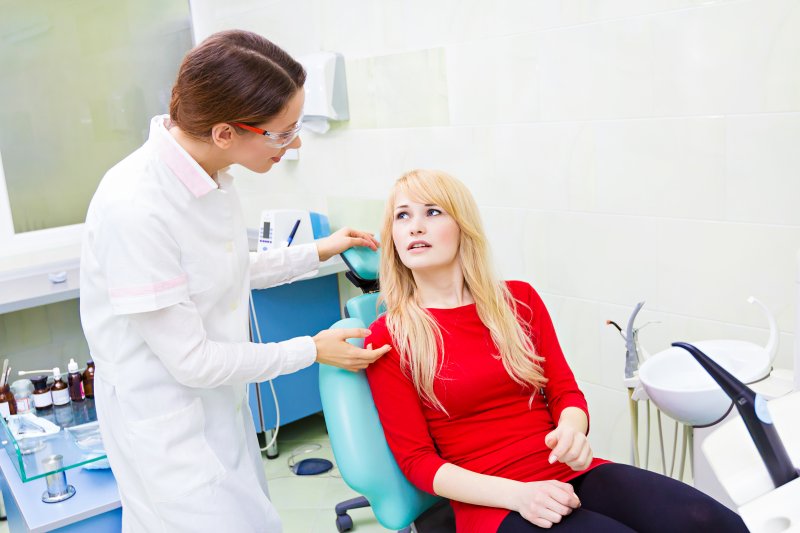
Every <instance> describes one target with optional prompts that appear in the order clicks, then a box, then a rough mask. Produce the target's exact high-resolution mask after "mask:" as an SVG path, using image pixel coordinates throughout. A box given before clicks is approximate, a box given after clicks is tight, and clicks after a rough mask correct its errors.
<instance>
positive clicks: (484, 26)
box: [193, 0, 800, 460]
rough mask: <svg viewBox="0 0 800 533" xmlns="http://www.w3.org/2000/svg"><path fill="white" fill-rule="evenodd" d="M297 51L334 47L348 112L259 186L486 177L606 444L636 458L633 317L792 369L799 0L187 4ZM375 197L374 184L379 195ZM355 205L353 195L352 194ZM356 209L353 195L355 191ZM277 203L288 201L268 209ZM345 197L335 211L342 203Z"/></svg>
mask: <svg viewBox="0 0 800 533" xmlns="http://www.w3.org/2000/svg"><path fill="white" fill-rule="evenodd" d="M193 8H194V16H195V19H196V21H195V22H196V24H197V21H198V20H199V21H200V24H199V26H200V27H203V28H207V29H208V30H209V31H210V30H217V29H222V28H223V27H245V28H248V29H254V30H256V31H259V32H261V33H263V34H264V35H266V36H268V37H270V38H273V39H274V40H275V41H276V42H278V44H281V45H283V46H285V47H286V48H287V49H288V50H289V51H290V52H292V53H306V52H308V51H313V50H316V49H327V50H336V51H339V52H342V53H343V54H344V55H345V57H346V60H347V68H348V85H349V94H350V103H351V109H352V111H353V120H351V121H350V122H349V123H344V124H341V125H338V126H336V127H334V128H333V129H332V130H331V131H330V132H329V133H327V134H326V135H324V136H316V135H314V134H311V133H304V134H303V142H304V147H303V149H302V150H301V158H300V160H299V161H297V162H282V163H281V164H280V165H278V166H277V167H276V169H275V170H273V171H272V172H271V173H270V174H269V175H268V176H266V177H255V176H246V177H245V178H244V180H243V181H245V184H244V185H243V186H240V187H243V188H245V189H246V190H247V192H248V194H249V195H250V196H251V200H250V201H249V202H248V206H249V207H248V206H246V208H248V209H255V206H256V205H258V204H259V203H261V202H264V203H266V204H270V205H272V204H279V203H285V204H286V205H289V204H291V203H297V202H305V203H303V204H302V205H306V204H314V205H320V206H324V205H325V204H329V205H330V204H331V203H333V204H335V205H336V206H337V207H336V209H335V210H334V211H335V213H336V216H337V217H341V218H343V219H344V220H332V223H333V224H334V225H337V224H339V225H341V224H347V223H348V221H347V218H349V216H352V217H353V219H354V220H363V219H364V218H363V217H359V214H357V213H352V214H351V215H348V214H347V213H348V210H349V211H350V212H352V208H350V207H349V205H350V204H347V202H344V203H343V202H342V198H343V197H345V196H349V197H351V198H354V199H363V200H365V201H364V202H363V205H364V207H363V209H364V211H365V213H366V212H368V213H370V216H374V215H375V213H376V209H375V201H380V200H381V199H382V198H383V197H384V196H385V194H386V191H387V190H388V187H389V186H390V185H391V183H392V182H393V181H394V179H396V178H397V177H398V176H399V175H400V174H401V173H402V172H404V171H406V170H409V169H411V168H415V167H433V168H440V169H443V170H446V171H448V172H450V173H452V174H453V175H455V176H457V177H459V178H461V179H462V180H463V181H464V182H465V183H466V184H467V185H468V186H469V187H470V189H471V190H472V191H473V192H474V194H475V196H476V198H477V199H478V203H479V204H480V205H481V210H482V216H483V218H484V222H485V225H486V228H487V232H488V234H489V236H490V239H491V242H492V247H493V250H494V254H495V257H496V259H497V263H498V270H499V271H500V272H501V273H502V275H504V276H508V277H515V278H522V279H527V280H529V281H531V282H532V283H533V284H534V285H535V286H536V287H537V289H538V290H539V291H540V292H541V293H542V295H543V297H544V299H545V302H546V303H547V304H548V306H549V307H550V311H551V314H552V315H553V319H554V322H555V324H556V329H557V331H558V334H559V338H560V339H561V342H562V344H563V346H564V351H565V353H566V355H567V357H568V360H569V362H570V364H571V365H572V367H573V369H574V370H575V373H576V375H577V376H578V378H579V380H580V384H581V386H582V387H583V388H584V391H585V392H586V395H587V398H588V399H589V402H590V409H591V415H592V439H593V443H594V447H595V449H596V451H597V454H598V455H601V456H604V457H608V458H610V459H617V460H627V458H628V454H629V447H628V428H629V422H628V415H627V393H626V391H625V390H624V388H623V387H622V384H621V379H622V367H623V357H624V352H625V350H624V346H623V343H622V339H620V338H619V336H618V335H617V334H616V333H615V331H614V330H613V329H612V328H610V327H609V326H606V325H605V324H604V321H605V320H606V319H613V320H616V321H617V322H619V323H620V324H621V325H623V326H624V324H625V322H626V320H627V317H628V314H629V313H630V311H631V310H632V308H633V306H634V305H635V303H636V302H638V301H640V300H645V301H646V302H647V303H646V306H645V309H644V311H642V314H641V315H640V320H641V322H642V323H643V322H644V321H647V320H659V321H661V323H660V324H653V325H650V326H648V327H647V329H645V330H644V331H643V332H642V334H641V338H642V343H643V344H644V347H645V348H646V349H648V350H650V351H651V352H657V351H660V350H662V349H664V348H666V347H667V346H668V345H669V343H670V342H671V341H674V340H678V339H682V340H699V339H709V338H721V337H723V338H724V337H729V338H739V339H744V340H751V341H753V342H758V343H765V342H766V338H767V329H766V322H765V320H764V318H763V316H762V315H761V313H760V312H759V311H758V309H757V308H755V307H753V306H749V305H748V304H747V303H746V299H747V297H748V296H750V295H754V296H756V297H758V298H760V299H761V300H762V301H763V302H764V303H765V304H767V305H768V306H769V307H770V308H771V309H772V310H773V312H774V313H775V315H776V317H777V319H778V323H779V325H780V328H781V331H782V334H781V345H780V348H779V355H778V360H777V364H778V365H780V366H790V365H791V349H792V343H793V341H794V331H793V323H794V322H793V320H794V316H795V312H796V310H795V307H794V306H795V302H794V300H793V298H794V297H793V294H794V290H795V288H794V280H795V270H796V266H795V253H796V251H797V250H798V249H800V171H799V169H800V156H798V155H797V154H798V150H797V146H798V141H800V69H798V68H797V59H798V57H799V56H800V4H798V3H797V2H795V1H793V0H655V1H651V2H639V1H636V0H609V1H604V2H591V1H587V0H565V1H563V2H528V1H526V0H500V1H498V2H495V4H493V6H492V8H491V9H487V8H486V4H485V3H482V2H477V1H474V2H473V1H469V2H457V1H456V0H445V1H442V2H429V1H422V0H409V1H405V2H382V3H378V2H366V3H365V2H361V1H357V0H341V1H337V2H324V1H321V0H305V1H298V2H291V3H283V2H275V1H270V2H266V3H262V2H255V1H253V0H232V1H230V2H227V3H226V4H225V6H222V4H219V3H217V2H210V1H209V0H197V1H195V2H194V3H193ZM366 200H369V202H367V201H366ZM345 204H347V205H345ZM353 204H354V205H357V204H358V201H355V202H353ZM276 206H277V205H276ZM343 206H344V207H343Z"/></svg>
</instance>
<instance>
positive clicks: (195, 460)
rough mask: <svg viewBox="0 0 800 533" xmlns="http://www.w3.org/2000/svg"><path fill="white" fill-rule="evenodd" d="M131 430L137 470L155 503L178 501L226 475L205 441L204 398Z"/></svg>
mask: <svg viewBox="0 0 800 533" xmlns="http://www.w3.org/2000/svg"><path fill="white" fill-rule="evenodd" d="M129 428H130V431H131V436H132V443H131V444H132V448H133V453H134V460H135V461H136V466H137V469H138V470H139V473H140V474H141V476H142V478H143V480H144V484H145V487H147V489H148V491H149V492H150V494H151V496H152V499H153V501H154V502H169V501H174V500H176V499H178V498H180V497H182V496H185V495H187V494H189V493H191V492H192V491H195V490H197V489H198V488H200V487H202V486H204V485H207V484H209V483H213V482H214V481H216V480H218V479H220V478H221V477H222V476H223V475H224V474H225V468H224V467H223V466H222V463H220V461H219V459H217V456H216V455H215V454H214V452H213V451H212V450H211V448H210V447H209V445H208V442H207V441H206V438H205V434H204V430H205V414H204V412H203V405H202V402H201V400H200V398H195V399H194V401H192V403H190V404H189V405H188V406H186V407H183V408H181V409H178V410H177V411H173V412H170V413H167V414H163V415H159V416H156V417H154V418H148V419H146V420H140V421H136V422H131V423H130V425H129Z"/></svg>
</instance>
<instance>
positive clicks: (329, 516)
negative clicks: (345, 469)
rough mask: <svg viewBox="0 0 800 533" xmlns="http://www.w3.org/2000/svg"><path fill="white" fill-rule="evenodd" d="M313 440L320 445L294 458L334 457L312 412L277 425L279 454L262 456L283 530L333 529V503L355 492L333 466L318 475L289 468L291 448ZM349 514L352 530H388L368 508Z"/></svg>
mask: <svg viewBox="0 0 800 533" xmlns="http://www.w3.org/2000/svg"><path fill="white" fill-rule="evenodd" d="M314 444H317V445H319V446H320V449H318V450H316V451H313V452H311V453H308V454H302V455H300V456H298V457H296V458H295V460H299V459H303V458H308V457H321V458H325V459H329V460H331V461H334V458H333V451H332V450H331V445H330V441H329V439H328V434H327V433H326V432H325V421H324V420H323V418H322V415H312V416H310V417H307V418H304V419H302V420H298V421H297V422H293V423H291V424H289V425H287V426H285V427H283V428H281V430H280V431H279V433H278V446H279V451H280V455H279V456H278V458H277V459H266V458H265V459H264V467H265V469H266V472H267V479H269V493H270V497H271V498H272V502H273V503H274V504H275V507H276V508H277V509H278V513H279V514H280V515H281V518H282V519H283V528H284V531H285V532H286V533H336V522H335V520H336V513H335V512H334V510H333V509H334V507H335V506H336V504H337V503H339V502H341V501H343V500H348V499H350V498H355V497H356V496H358V494H357V493H356V492H354V491H353V490H351V489H350V487H348V486H347V484H345V482H344V481H343V480H342V478H341V477H339V471H338V470H337V469H336V468H334V469H333V470H332V471H331V472H328V473H326V474H321V475H319V476H297V475H295V474H294V473H293V472H292V471H291V470H290V469H289V466H288V460H289V458H290V457H291V455H292V452H293V451H301V450H305V449H308V448H311V447H313V446H312V445H314ZM334 464H335V461H334ZM349 514H350V516H351V517H352V519H353V533H376V532H386V531H389V530H387V529H385V528H384V527H382V526H381V525H380V524H379V523H378V522H377V521H376V520H375V517H374V516H373V514H372V511H371V510H370V509H369V508H366V509H355V510H353V511H350V512H349Z"/></svg>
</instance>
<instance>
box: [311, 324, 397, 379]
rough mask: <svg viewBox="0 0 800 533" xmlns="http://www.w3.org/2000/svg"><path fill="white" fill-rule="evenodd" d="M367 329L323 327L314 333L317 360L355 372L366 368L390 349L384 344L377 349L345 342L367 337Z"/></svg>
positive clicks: (368, 332)
mask: <svg viewBox="0 0 800 533" xmlns="http://www.w3.org/2000/svg"><path fill="white" fill-rule="evenodd" d="M369 334H370V331H369V330H368V329H360V328H355V329H325V330H322V331H320V332H319V333H317V334H316V335H314V344H315V345H316V346H317V362H318V363H324V364H326V365H331V366H338V367H339V368H344V369H345V370H350V371H352V372H356V371H358V370H363V369H365V368H367V367H368V366H369V365H370V364H371V363H374V362H375V361H377V360H378V358H379V357H381V356H382V355H383V354H385V353H386V352H388V351H389V350H391V349H392V347H391V346H390V345H388V344H387V345H385V346H382V347H380V348H378V349H377V350H373V349H372V345H371V344H370V345H368V346H367V349H366V350H365V349H363V348H357V347H355V346H353V345H352V344H350V343H349V342H347V339H353V338H359V339H363V338H365V337H368V336H369Z"/></svg>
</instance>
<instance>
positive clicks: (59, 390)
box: [17, 367, 69, 408]
mask: <svg viewBox="0 0 800 533" xmlns="http://www.w3.org/2000/svg"><path fill="white" fill-rule="evenodd" d="M50 392H51V393H52V394H53V403H54V404H56V405H66V404H68V403H69V388H67V384H66V383H64V380H63V379H61V369H60V368H58V367H55V368H54V369H53V386H52V387H50ZM17 408H19V406H17Z"/></svg>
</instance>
